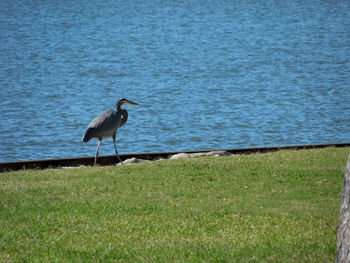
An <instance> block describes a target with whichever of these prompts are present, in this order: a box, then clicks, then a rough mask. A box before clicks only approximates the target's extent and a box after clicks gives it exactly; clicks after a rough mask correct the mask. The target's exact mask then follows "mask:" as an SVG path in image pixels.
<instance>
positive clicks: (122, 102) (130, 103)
mask: <svg viewBox="0 0 350 263" xmlns="http://www.w3.org/2000/svg"><path fill="white" fill-rule="evenodd" d="M118 105H120V106H123V105H124V106H127V105H133V106H139V105H140V104H138V103H136V102H132V101H131V100H127V99H125V98H121V99H119V100H118V102H117V106H118Z"/></svg>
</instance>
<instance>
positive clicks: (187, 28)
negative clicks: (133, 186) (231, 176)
mask: <svg viewBox="0 0 350 263" xmlns="http://www.w3.org/2000/svg"><path fill="white" fill-rule="evenodd" d="M349 14H350V1H277V2H275V1H112V0H105V1H100V0H98V1H97V0H90V1H24V0H13V1H1V3H0V23H1V24H0V36H1V43H0V44H1V45H0V46H1V47H0V51H1V52H0V60H1V61H0V62H1V63H0V97H1V100H0V112H1V120H0V161H16V160H28V159H47V158H60V157H74V156H87V155H94V154H95V149H96V146H97V141H90V142H89V143H82V142H81V138H82V136H83V134H84V131H85V129H86V127H87V125H88V124H89V122H90V121H91V120H92V119H93V118H94V117H95V116H97V115H98V114H100V113H102V112H103V111H105V110H107V109H114V108H115V103H116V101H117V99H119V98H120V97H125V98H128V99H130V100H132V101H135V102H138V103H140V104H141V105H142V106H141V107H132V106H130V107H128V111H129V120H128V122H127V124H126V125H125V126H124V127H122V128H121V129H120V130H119V131H118V134H117V146H118V149H119V152H120V153H140V152H155V151H173V150H196V149H218V148H236V147H237V148H239V147H251V146H272V145H294V144H312V143H333V142H349V141H350V60H349V59H350V16H349ZM113 153H114V148H113V143H112V139H106V140H104V143H103V145H102V146H101V148H100V154H101V155H105V154H113Z"/></svg>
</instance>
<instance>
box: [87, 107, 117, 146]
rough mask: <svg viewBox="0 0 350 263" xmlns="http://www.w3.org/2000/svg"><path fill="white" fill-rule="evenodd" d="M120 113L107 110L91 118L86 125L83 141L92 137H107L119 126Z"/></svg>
mask: <svg viewBox="0 0 350 263" xmlns="http://www.w3.org/2000/svg"><path fill="white" fill-rule="evenodd" d="M121 121H122V115H121V114H120V113H119V112H116V111H115V110H108V111H105V112H104V113H102V114H100V115H98V116H97V117H96V118H95V119H93V120H92V121H91V122H90V124H89V126H88V127H87V129H86V131H85V134H84V137H83V142H88V141H90V140H91V139H92V138H102V139H104V138H109V137H112V136H113V134H114V133H115V132H116V131H117V129H118V128H120V127H121V125H120V124H121Z"/></svg>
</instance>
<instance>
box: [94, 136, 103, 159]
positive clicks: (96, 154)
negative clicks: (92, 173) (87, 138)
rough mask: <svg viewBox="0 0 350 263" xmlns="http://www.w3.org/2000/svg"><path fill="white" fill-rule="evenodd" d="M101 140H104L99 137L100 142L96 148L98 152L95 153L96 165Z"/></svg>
mask: <svg viewBox="0 0 350 263" xmlns="http://www.w3.org/2000/svg"><path fill="white" fill-rule="evenodd" d="M101 142H102V139H99V142H98V145H97V149H96V153H95V161H94V166H96V162H97V156H98V150H99V149H100V145H101Z"/></svg>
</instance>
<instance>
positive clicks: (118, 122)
mask: <svg viewBox="0 0 350 263" xmlns="http://www.w3.org/2000/svg"><path fill="white" fill-rule="evenodd" d="M122 105H139V104H137V103H135V102H132V101H129V100H127V99H124V98H121V99H119V100H118V102H117V104H116V108H117V110H116V111H115V110H107V111H105V112H104V113H101V114H100V115H98V116H97V117H96V118H95V119H93V120H92V121H91V122H90V124H89V126H88V127H87V129H86V131H85V134H84V136H83V139H82V141H83V142H88V141H90V140H91V139H97V140H99V143H98V146H97V149H96V153H95V161H94V165H96V161H97V156H98V150H99V148H100V145H101V141H102V139H105V138H109V137H112V138H113V143H114V149H115V153H116V155H117V157H118V159H119V161H120V162H121V163H122V161H121V159H120V157H119V154H118V151H117V147H116V145H115V138H116V133H117V130H118V129H119V128H120V127H122V126H123V125H125V123H126V121H127V120H128V112H127V110H125V109H122V108H121V106H122Z"/></svg>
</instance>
